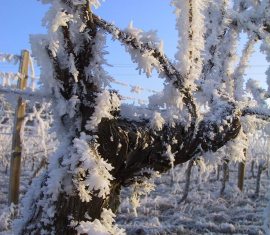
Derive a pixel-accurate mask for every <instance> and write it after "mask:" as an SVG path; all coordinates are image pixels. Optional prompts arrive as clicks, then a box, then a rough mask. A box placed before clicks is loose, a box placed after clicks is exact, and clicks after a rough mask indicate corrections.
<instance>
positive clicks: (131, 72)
mask: <svg viewBox="0 0 270 235" xmlns="http://www.w3.org/2000/svg"><path fill="white" fill-rule="evenodd" d="M169 2H170V0H113V1H112V0H107V1H105V2H104V3H103V5H102V7H101V8H100V9H98V10H97V11H96V14H98V15H100V16H102V17H103V18H105V19H106V20H108V21H113V22H114V23H115V24H116V25H117V26H119V27H120V28H125V27H127V26H128V24H129V22H130V21H131V20H133V22H134V26H135V27H136V26H137V27H139V28H142V29H143V30H146V31H147V30H151V29H153V30H157V31H158V35H159V37H160V38H162V39H163V41H164V44H165V52H166V54H167V55H168V57H169V58H171V59H173V57H174V53H175V52H176V46H177V33H176V31H175V17H174V15H173V14H172V12H173V8H172V7H171V6H170V5H169ZM47 7H48V6H46V5H43V4H41V2H40V1H37V0H6V1H2V3H1V8H0V31H1V39H0V52H6V53H14V54H18V53H20V50H21V49H24V48H25V49H30V45H29V34H39V33H45V32H46V29H44V28H43V27H42V25H41V21H42V17H43V16H44V14H45V12H46V10H47ZM108 51H110V52H111V54H110V55H109V56H108V57H107V58H108V61H109V63H111V64H112V65H115V67H114V68H111V69H110V73H111V74H112V75H114V76H115V77H116V78H117V79H118V80H123V81H126V82H127V83H130V84H133V85H134V84H141V85H143V86H144V87H146V88H150V89H157V90H160V89H161V86H162V81H161V80H159V79H157V78H156V77H157V75H155V74H154V76H153V79H148V80H146V79H145V76H143V75H142V76H138V75H137V72H136V70H135V68H136V65H133V64H132V62H131V61H130V58H129V56H128V54H127V53H125V51H124V48H122V47H121V46H120V44H119V43H117V42H112V41H111V40H109V41H108ZM257 51H258V50H257ZM251 64H252V67H251V68H250V69H249V70H248V77H251V76H252V77H254V78H255V77H256V78H258V79H259V80H260V81H263V80H264V77H265V75H264V71H265V69H266V64H267V63H266V61H265V59H264V56H263V55H261V54H260V53H258V52H257V53H255V55H254V56H253V57H252V59H251ZM9 69H13V68H12V66H11V65H7V64H0V71H2V70H9ZM122 92H123V94H126V95H127V94H128V91H127V92H125V91H124V90H123V91H122Z"/></svg>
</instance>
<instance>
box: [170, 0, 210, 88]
mask: <svg viewBox="0 0 270 235" xmlns="http://www.w3.org/2000/svg"><path fill="white" fill-rule="evenodd" d="M171 4H172V5H173V6H174V7H175V14H176V16H177V24H176V29H177V30H178V34H179V44H178V49H179V51H178V53H177V54H176V56H175V57H176V59H177V61H178V68H179V69H180V71H181V72H182V73H183V74H185V75H188V79H186V80H185V82H186V85H187V86H190V87H191V88H192V89H193V90H194V89H196V87H195V86H194V81H195V80H198V79H199V78H200V76H201V72H202V63H203V57H202V51H203V50H204V47H205V45H204V33H205V19H204V15H203V10H204V8H205V7H206V5H207V4H208V0H173V1H172V2H171Z"/></svg>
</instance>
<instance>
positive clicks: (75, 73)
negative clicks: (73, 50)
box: [69, 54, 79, 82]
mask: <svg viewBox="0 0 270 235" xmlns="http://www.w3.org/2000/svg"><path fill="white" fill-rule="evenodd" d="M69 71H70V73H71V74H72V75H73V78H74V80H75V82H78V76H79V71H78V70H77V68H76V66H75V58H74V55H73V54H70V55H69Z"/></svg>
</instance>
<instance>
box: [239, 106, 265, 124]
mask: <svg viewBox="0 0 270 235" xmlns="http://www.w3.org/2000/svg"><path fill="white" fill-rule="evenodd" d="M247 115H254V116H256V117H257V118H259V119H262V120H264V121H270V110H269V109H262V108H250V107H246V108H244V109H243V110H242V116H247Z"/></svg>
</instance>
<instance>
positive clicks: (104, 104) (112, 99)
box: [86, 90, 121, 130]
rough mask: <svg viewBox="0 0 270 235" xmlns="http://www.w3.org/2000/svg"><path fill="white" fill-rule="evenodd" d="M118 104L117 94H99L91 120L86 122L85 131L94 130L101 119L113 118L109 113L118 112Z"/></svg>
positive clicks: (119, 102) (107, 92) (104, 92)
mask: <svg viewBox="0 0 270 235" xmlns="http://www.w3.org/2000/svg"><path fill="white" fill-rule="evenodd" d="M120 104H121V101H120V99H119V97H118V96H117V94H115V93H110V92H109V91H107V90H105V91H103V92H102V93H99V94H98V96H97V98H96V106H95V112H94V113H93V115H92V117H91V119H90V120H89V121H88V122H87V124H86V129H87V130H95V129H96V128H97V126H98V124H99V123H100V122H101V120H102V118H108V119H112V118H114V116H113V115H112V114H111V111H115V110H118V109H119V106H120Z"/></svg>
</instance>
